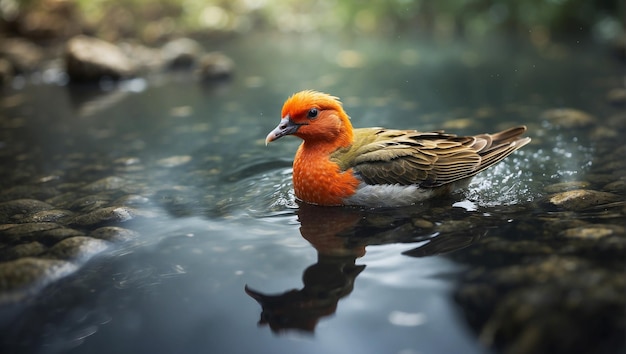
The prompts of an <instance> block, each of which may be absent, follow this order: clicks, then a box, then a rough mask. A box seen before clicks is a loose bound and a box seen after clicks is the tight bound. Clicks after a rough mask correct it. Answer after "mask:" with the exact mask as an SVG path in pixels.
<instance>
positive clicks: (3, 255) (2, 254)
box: [0, 241, 48, 261]
mask: <svg viewBox="0 0 626 354" xmlns="http://www.w3.org/2000/svg"><path fill="white" fill-rule="evenodd" d="M47 250H48V247H46V246H45V245H44V244H42V243H40V242H37V241H33V242H29V243H23V244H20V245H16V246H13V247H5V248H3V249H1V250H0V260H2V261H12V260H15V259H19V258H24V257H35V256H39V255H41V254H43V253H44V252H46V251H47Z"/></svg>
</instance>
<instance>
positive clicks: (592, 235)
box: [560, 224, 624, 240]
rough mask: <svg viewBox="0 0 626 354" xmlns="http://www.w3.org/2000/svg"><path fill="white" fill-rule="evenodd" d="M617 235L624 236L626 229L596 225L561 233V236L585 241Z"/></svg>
mask: <svg viewBox="0 0 626 354" xmlns="http://www.w3.org/2000/svg"><path fill="white" fill-rule="evenodd" d="M616 234H617V235H623V234H624V227H622V226H618V225H611V224H606V225H603V224H594V225H588V226H581V227H575V228H571V229H567V230H564V231H563V232H561V233H560V236H562V237H566V238H575V239H584V240H598V239H600V238H604V237H607V236H612V235H616Z"/></svg>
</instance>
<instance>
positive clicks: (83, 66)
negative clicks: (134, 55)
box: [65, 35, 137, 81]
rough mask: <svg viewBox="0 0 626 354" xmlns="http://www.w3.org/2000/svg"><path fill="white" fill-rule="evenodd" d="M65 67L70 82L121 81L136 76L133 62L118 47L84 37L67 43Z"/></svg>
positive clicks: (75, 38)
mask: <svg viewBox="0 0 626 354" xmlns="http://www.w3.org/2000/svg"><path fill="white" fill-rule="evenodd" d="M65 65H66V70H67V74H68V75H69V77H70V79H71V80H72V81H98V80H100V79H102V78H110V79H122V78H127V77H132V76H135V75H136V74H137V68H136V67H135V65H134V64H133V62H132V61H131V60H130V59H129V58H128V57H127V56H126V54H124V52H123V51H122V50H121V49H120V48H119V47H118V46H116V45H114V44H112V43H109V42H105V41H103V40H101V39H97V38H93V37H88V36H84V35H79V36H76V37H74V38H72V39H70V40H69V41H68V42H67V45H66V48H65Z"/></svg>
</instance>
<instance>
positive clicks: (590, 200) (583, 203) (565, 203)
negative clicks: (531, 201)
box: [548, 189, 621, 211]
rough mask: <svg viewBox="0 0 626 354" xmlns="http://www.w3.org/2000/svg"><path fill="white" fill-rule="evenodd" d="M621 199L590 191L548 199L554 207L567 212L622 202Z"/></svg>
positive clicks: (569, 193)
mask: <svg viewBox="0 0 626 354" xmlns="http://www.w3.org/2000/svg"><path fill="white" fill-rule="evenodd" d="M620 200H621V197H620V196H618V195H616V194H613V193H607V192H598V191H594V190H588V189H575V190H571V191H567V192H562V193H557V194H554V195H551V196H549V197H548V202H549V203H550V204H552V205H554V206H557V207H560V208H563V209H567V210H575V211H579V210H584V209H587V208H589V207H592V206H596V205H603V204H608V203H613V202H617V201H620Z"/></svg>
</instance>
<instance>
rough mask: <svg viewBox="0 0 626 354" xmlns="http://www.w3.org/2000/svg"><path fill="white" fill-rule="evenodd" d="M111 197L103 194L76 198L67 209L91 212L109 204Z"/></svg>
mask: <svg viewBox="0 0 626 354" xmlns="http://www.w3.org/2000/svg"><path fill="white" fill-rule="evenodd" d="M110 201H111V197H110V196H108V195H105V194H97V195H88V196H86V197H82V198H78V199H76V200H74V202H73V203H71V204H70V205H69V207H68V208H69V209H71V210H77V211H82V212H91V211H94V210H96V209H98V208H101V207H102V206H105V205H107V204H109V202H110Z"/></svg>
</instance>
